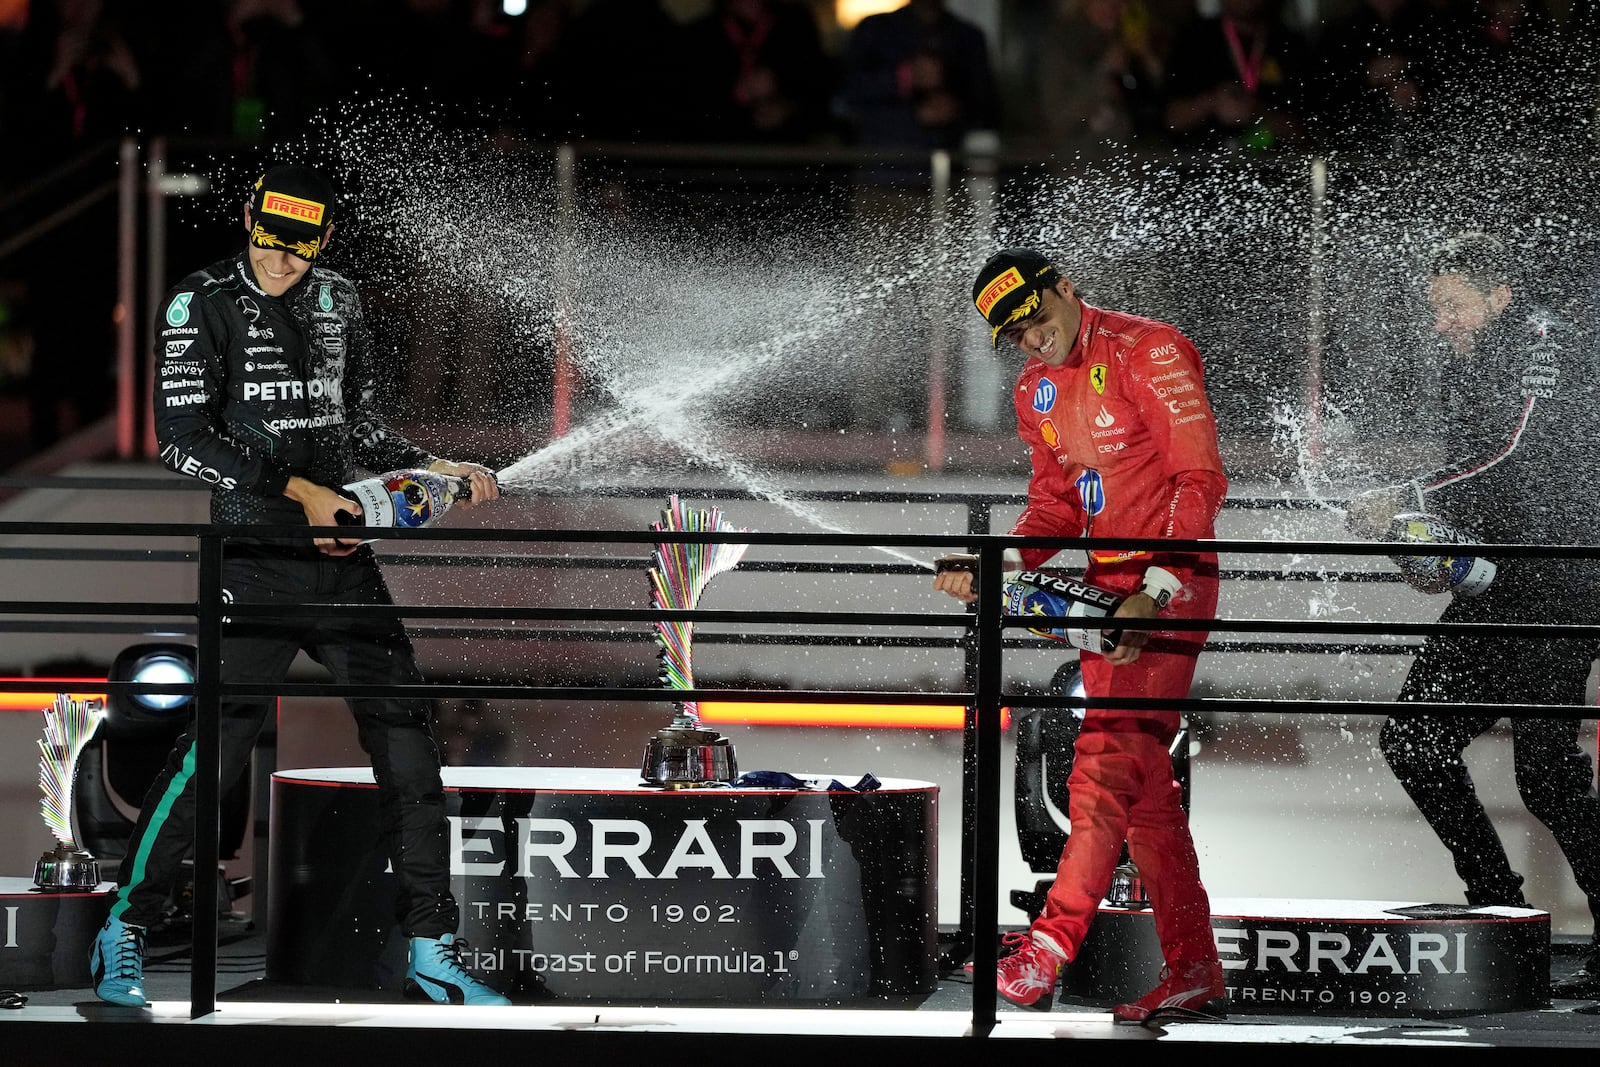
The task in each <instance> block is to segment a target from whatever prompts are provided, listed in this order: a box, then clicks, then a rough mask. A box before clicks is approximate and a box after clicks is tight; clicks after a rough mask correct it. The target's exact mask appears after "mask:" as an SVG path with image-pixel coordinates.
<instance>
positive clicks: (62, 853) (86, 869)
mask: <svg viewBox="0 0 1600 1067" xmlns="http://www.w3.org/2000/svg"><path fill="white" fill-rule="evenodd" d="M33 884H34V885H36V886H38V887H39V888H40V889H48V890H65V889H93V888H94V887H95V886H97V885H99V884H100V861H99V860H97V859H95V858H94V856H92V855H90V854H89V853H88V852H85V851H84V850H83V849H81V848H78V849H75V848H68V847H67V846H66V845H57V846H56V847H55V848H54V849H52V850H51V851H49V852H46V853H45V854H44V855H42V856H40V857H39V862H38V863H36V864H34V865H33Z"/></svg>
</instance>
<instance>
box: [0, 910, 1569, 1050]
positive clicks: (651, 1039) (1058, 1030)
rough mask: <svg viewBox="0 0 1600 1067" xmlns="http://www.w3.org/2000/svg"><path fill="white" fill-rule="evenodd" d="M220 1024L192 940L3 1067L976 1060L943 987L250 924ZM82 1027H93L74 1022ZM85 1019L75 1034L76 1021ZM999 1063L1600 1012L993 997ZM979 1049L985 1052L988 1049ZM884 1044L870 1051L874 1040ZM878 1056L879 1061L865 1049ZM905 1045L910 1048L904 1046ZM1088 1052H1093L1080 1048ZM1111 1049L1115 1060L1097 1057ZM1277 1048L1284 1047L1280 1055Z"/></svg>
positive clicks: (1396, 1042)
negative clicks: (451, 994) (1195, 1009)
mask: <svg viewBox="0 0 1600 1067" xmlns="http://www.w3.org/2000/svg"><path fill="white" fill-rule="evenodd" d="M224 938H225V940H224V943H223V944H222V946H221V949H220V956H219V965H218V981H217V987H218V989H219V990H221V994H220V997H219V1001H220V1003H219V1008H218V1011H217V1013H216V1014H215V1015H214V1016H211V1017H209V1018H206V1019H202V1020H190V1019H189V1007H188V986H189V968H188V959H189V954H188V951H187V948H186V947H185V946H172V947H166V948H162V947H153V948H152V949H151V951H150V956H149V960H148V963H147V967H146V980H147V991H148V994H149V995H150V997H151V998H152V1001H153V1004H152V1007H151V1008H150V1009H149V1010H135V1009H126V1008H116V1007H113V1006H110V1005H105V1004H101V1003H100V1002H99V1001H97V1000H95V999H94V997H93V995H92V994H91V993H90V992H89V991H88V990H45V991H32V992H28V993H27V997H28V1003H27V1005H26V1006H25V1007H22V1008H20V1009H14V1010H8V1011H0V1064H4V1065H6V1067H12V1065H30V1064H34V1063H39V1064H45V1063H49V1064H60V1063H65V1062H70V1063H74V1064H76V1065H88V1064H96V1063H113V1062H114V1063H117V1064H119V1065H125V1064H127V1063H130V1062H133V1063H139V1062H146V1061H155V1060H157V1059H159V1060H161V1061H163V1062H170V1061H171V1060H173V1059H177V1060H178V1061H180V1062H182V1061H191V1062H192V1061H194V1060H196V1059H197V1058H198V1057H202V1056H212V1055H216V1056H219V1057H221V1059H220V1060H218V1061H217V1062H222V1063H226V1064H229V1065H243V1064H253V1063H263V1064H264V1063H269V1062H270V1063H273V1064H275V1065H278V1067H281V1065H282V1064H283V1063H284V1062H285V1061H290V1062H292V1061H293V1059H294V1058H295V1057H300V1058H301V1059H302V1061H303V1062H304V1063H306V1064H321V1063H331V1062H337V1061H340V1060H345V1059H348V1058H354V1057H365V1058H367V1059H368V1060H370V1059H372V1057H374V1056H382V1055H384V1054H393V1055H396V1056H400V1055H403V1056H405V1058H406V1060H407V1062H411V1063H419V1062H426V1061H427V1059H428V1058H429V1057H430V1056H433V1055H438V1056H439V1057H441V1058H449V1059H452V1060H457V1061H459V1060H460V1059H461V1058H463V1057H468V1058H472V1059H476V1058H478V1057H479V1056H480V1055H501V1054H506V1055H512V1054H515V1055H521V1056H527V1055H529V1054H530V1053H531V1054H533V1055H536V1056H546V1055H557V1054H561V1055H566V1054H571V1055H585V1056H589V1057H595V1056H609V1055H619V1056H620V1055H626V1056H635V1055H644V1056H650V1057H653V1058H654V1057H661V1056H672V1057H677V1056H680V1055H695V1056H697V1057H703V1055H704V1054H705V1053H706V1052H707V1051H708V1050H709V1049H711V1048H714V1049H715V1050H716V1056H717V1057H718V1058H722V1057H724V1056H725V1055H750V1056H760V1057H762V1058H764V1059H765V1060H767V1061H769V1062H773V1063H790V1062H800V1061H801V1060H802V1059H805V1060H809V1059H811V1058H813V1057H814V1056H829V1057H833V1056H840V1057H844V1056H848V1057H850V1059H851V1060H853V1061H859V1060H860V1057H861V1056H862V1055H868V1056H872V1055H884V1056H888V1057H890V1059H889V1062H894V1061H897V1060H899V1061H902V1062H905V1061H906V1060H902V1054H904V1055H905V1056H906V1057H907V1058H908V1059H909V1058H910V1057H911V1056H914V1058H915V1060H916V1061H919V1062H920V1063H923V1064H932V1063H944V1062H949V1063H967V1064H970V1063H971V1057H972V1056H973V1055H974V1054H975V1049H974V1041H973V1039H972V1037H971V1032H970V1005H971V986H970V985H969V984H968V983H967V982H966V981H965V980H962V979H956V978H950V979H944V980H941V981H940V982H939V984H938V987H937V988H936V989H935V991H934V992H933V993H932V994H930V995H928V996H927V997H924V998H919V999H917V1000H915V1001H900V1002H883V1003H879V1004H875V1005H871V1006H862V1005H859V1004H854V1005H851V1006H849V1007H846V1008H833V1007H826V1006H817V1007H786V1008H782V1009H775V1008H728V1007H720V1006H715V1005H682V1004H670V1005H662V1004H656V1005H634V1006H629V1005H618V1004H599V1003H591V1004H585V1003H568V1002H564V1003H559V1004H541V1005H532V1006H517V1007H512V1008H493V1009H491V1008H459V1007H442V1006H434V1005H419V1004H414V1003H409V1002H404V1001H400V1000H396V999H391V998H390V997H389V995H388V994H385V993H374V992H371V991H363V992H356V991H351V990H338V989H326V988H311V987H305V986H292V985H288V984H285V983H278V982H269V981H267V980H266V979H265V978H264V977H263V976H262V975H263V970H264V966H265V959H266V948H265V943H264V940H263V939H262V938H261V937H260V936H258V935H257V934H256V933H255V932H254V931H252V930H249V929H229V928H227V927H225V932H224ZM1584 947H1585V942H1582V941H1579V940H1577V939H1558V941H1557V943H1556V945H1555V951H1554V952H1553V954H1552V967H1551V978H1552V980H1553V981H1559V980H1561V979H1562V978H1564V977H1566V976H1567V975H1569V974H1570V973H1571V972H1572V971H1574V970H1576V969H1577V967H1578V965H1579V962H1580V959H1581V957H1580V952H1581V950H1582V949H1583V948H1584ZM85 1023H87V1024H89V1025H87V1026H85V1025H82V1024H85ZM73 1024H78V1025H73ZM990 1040H991V1041H1003V1042H1005V1045H1004V1047H1003V1048H997V1047H992V1046H991V1047H989V1048H988V1050H987V1051H988V1052H989V1053H990V1054H998V1055H1004V1056H1005V1057H1006V1058H1007V1063H1008V1067H1009V1065H1010V1063H1012V1062H1017V1063H1034V1062H1038V1063H1046V1062H1051V1063H1057V1064H1059V1063H1060V1062H1061V1060H1060V1057H1061V1055H1062V1053H1063V1051H1064V1050H1063V1049H1062V1046H1061V1045H1060V1044H1058V1042H1059V1041H1062V1040H1067V1041H1090V1042H1104V1041H1115V1042H1117V1043H1118V1045H1117V1048H1116V1052H1115V1055H1116V1056H1118V1057H1119V1058H1126V1057H1128V1056H1130V1055H1131V1056H1133V1057H1134V1058H1136V1059H1138V1058H1140V1056H1141V1053H1140V1051H1139V1050H1137V1049H1136V1048H1135V1047H1134V1046H1132V1045H1130V1044H1128V1043H1129V1042H1136V1043H1145V1044H1146V1045H1147V1046H1150V1052H1151V1053H1152V1054H1155V1049H1154V1047H1153V1045H1154V1044H1156V1043H1161V1042H1185V1043H1200V1044H1202V1045H1208V1046H1212V1048H1213V1051H1222V1050H1223V1049H1224V1048H1228V1049H1233V1050H1236V1051H1239V1052H1247V1051H1248V1049H1250V1048H1254V1047H1258V1046H1260V1047H1261V1048H1260V1049H1259V1050H1260V1051H1267V1052H1270V1051H1271V1050H1270V1049H1269V1048H1266V1046H1281V1045H1287V1044H1292V1045H1294V1046H1296V1048H1295V1051H1294V1052H1293V1053H1292V1055H1294V1056H1295V1057H1297V1058H1303V1057H1306V1056H1310V1057H1312V1058H1313V1059H1314V1058H1316V1057H1317V1056H1319V1055H1323V1054H1326V1055H1328V1056H1330V1057H1332V1056H1335V1055H1338V1056H1340V1057H1342V1058H1343V1061H1344V1062H1348V1057H1349V1056H1350V1055H1351V1054H1352V1053H1354V1052H1356V1051H1357V1049H1359V1050H1360V1052H1359V1054H1360V1055H1362V1056H1363V1057H1364V1058H1371V1059H1375V1060H1385V1059H1390V1058H1392V1062H1395V1063H1400V1062H1401V1060H1400V1058H1399V1057H1402V1056H1403V1057H1405V1062H1406V1063H1407V1065H1408V1067H1414V1065H1415V1063H1416V1061H1417V1060H1418V1059H1419V1058H1421V1059H1428V1058H1429V1057H1432V1056H1439V1057H1441V1059H1440V1060H1439V1062H1441V1063H1442V1062H1444V1060H1443V1058H1442V1057H1444V1056H1449V1057H1451V1060H1450V1062H1451V1063H1452V1064H1459V1062H1460V1060H1459V1057H1460V1056H1462V1055H1472V1054H1478V1055H1492V1054H1494V1053H1495V1050H1507V1051H1509V1050H1513V1049H1526V1050H1530V1051H1533V1050H1537V1051H1539V1053H1540V1054H1541V1055H1542V1056H1543V1057H1544V1058H1545V1060H1546V1061H1547V1062H1548V1060H1549V1059H1551V1058H1554V1059H1564V1058H1567V1057H1568V1056H1570V1057H1572V1058H1573V1059H1574V1060H1576V1059H1577V1058H1578V1057H1579V1056H1582V1057H1584V1058H1585V1059H1586V1060H1592V1058H1593V1057H1594V1055H1595V1053H1596V1051H1600V1005H1597V1004H1594V1003H1592V1002H1585V1001H1571V1000H1555V1001H1552V1003H1551V1005H1550V1006H1549V1007H1547V1008H1543V1009H1539V1010H1535V1011H1526V1012H1512V1013H1502V1014H1493V1015H1477V1016H1471V1017H1454V1018H1416V1019H1396V1018H1383V1019H1372V1018H1360V1017H1352V1016H1304V1015H1283V1014H1274V1015H1252V1014H1247V1013H1245V1012H1241V1011H1237V1010H1236V1011H1235V1012H1234V1013H1233V1014H1232V1015H1231V1016H1230V1017H1229V1018H1228V1019H1227V1020H1225V1021H1220V1022H1191V1023H1173V1024H1169V1025H1168V1026H1166V1027H1165V1028H1163V1029H1154V1030H1147V1029H1144V1028H1141V1027H1136V1026H1135V1027H1128V1026H1116V1025H1113V1024H1112V1022H1111V1017H1110V1015H1109V1013H1108V1012H1107V1010H1106V1007H1105V1006H1104V1005H1093V1004H1087V1003H1083V1002H1074V1001H1070V1000H1069V1001H1061V1000H1060V999H1059V998H1058V1002H1057V1003H1056V1004H1055V1006H1054V1007H1053V1009H1052V1010H1050V1011H1048V1012H1041V1011H1031V1010H1023V1009H1018V1008H1014V1007H1012V1006H1011V1005H1009V1004H1007V1003H1006V1002H1004V1001H1001V1003H1000V1009H999V1023H998V1025H997V1026H996V1028H995V1031H994V1033H993V1034H992V1035H991V1037H990ZM985 1044H987V1043H985ZM880 1046H881V1047H880ZM874 1049H877V1050H878V1051H876V1052H874V1051H873V1050H874ZM913 1049H914V1050H915V1051H914V1053H913V1052H911V1050H913ZM1080 1051H1081V1052H1086V1053H1088V1054H1090V1055H1100V1054H1102V1052H1101V1050H1089V1049H1082V1048H1081V1047H1080ZM1104 1051H1110V1050H1104ZM1283 1051H1284V1053H1286V1054H1290V1053H1288V1050H1287V1049H1285V1050H1283Z"/></svg>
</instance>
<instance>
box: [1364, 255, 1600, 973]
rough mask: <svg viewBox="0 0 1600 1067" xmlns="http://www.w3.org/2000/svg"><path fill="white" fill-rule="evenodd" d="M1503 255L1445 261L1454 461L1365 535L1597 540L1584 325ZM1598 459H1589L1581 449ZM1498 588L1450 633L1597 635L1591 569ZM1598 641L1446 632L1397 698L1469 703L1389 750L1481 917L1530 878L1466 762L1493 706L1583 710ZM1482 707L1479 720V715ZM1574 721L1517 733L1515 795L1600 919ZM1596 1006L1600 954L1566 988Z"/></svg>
mask: <svg viewBox="0 0 1600 1067" xmlns="http://www.w3.org/2000/svg"><path fill="white" fill-rule="evenodd" d="M1521 288H1522V283H1521V280H1520V279H1518V278H1517V277H1516V275H1515V273H1514V271H1513V268H1512V266H1511V264H1510V260H1509V256H1508V255H1507V251H1506V249H1505V247H1504V245H1503V244H1502V243H1501V242H1500V241H1499V240H1498V239H1497V238H1495V237H1494V236H1493V235H1490V234H1485V233H1470V234H1464V235H1462V236H1460V237H1457V238H1455V239H1454V240H1452V241H1449V242H1447V243H1445V244H1444V245H1442V246H1441V247H1440V248H1439V249H1438V250H1437V252H1436V254H1435V257H1434V262H1433V266H1432V279H1431V282H1430V285H1429V298H1430V301H1431V303H1432V304H1433V307H1434V312H1435V322H1434V328H1435V330H1436V331H1437V332H1438V333H1439V334H1440V335H1441V336H1442V337H1443V338H1444V339H1445V341H1446V342H1447V343H1448V345H1449V347H1450V348H1451V349H1452V350H1453V352H1454V353H1455V355H1456V356H1457V357H1458V358H1459V359H1460V361H1461V369H1460V373H1458V374H1456V375H1455V376H1454V385H1455V388H1454V390H1453V395H1452V396H1450V397H1448V398H1446V405H1447V407H1448V409H1449V415H1450V417H1449V418H1448V420H1447V425H1448V427H1449V428H1448V431H1447V434H1448V436H1447V440H1446V447H1447V449H1448V452H1447V454H1448V456H1449V457H1450V463H1449V464H1448V465H1447V466H1446V467H1444V468H1443V469H1441V470H1438V471H1435V472H1432V473H1430V474H1427V475H1425V476H1423V477H1420V478H1417V479H1415V480H1413V481H1412V482H1410V483H1409V484H1407V485H1402V486H1394V487H1390V488H1386V489H1380V490H1374V491H1373V492H1371V493H1368V494H1364V495H1363V496H1361V497H1358V498H1357V499H1356V500H1354V501H1353V502H1352V503H1351V506H1350V510H1349V516H1348V523H1349V525H1350V528H1351V529H1352V531H1353V532H1355V533H1357V534H1360V535H1363V536H1367V537H1381V536H1383V531H1384V530H1385V529H1386V528H1387V527H1388V525H1389V523H1390V522H1391V521H1392V520H1393V517H1394V516H1395V514H1396V513H1400V512H1420V513H1423V514H1430V515H1435V516H1438V517H1440V518H1442V519H1443V520H1444V521H1445V522H1446V523H1449V524H1451V525H1453V526H1456V527H1458V528H1460V529H1461V530H1463V531H1464V532H1465V533H1467V534H1468V535H1469V536H1471V537H1473V538H1475V539H1477V540H1479V541H1483V542H1488V543H1511V542H1525V543H1533V544H1562V543H1570V542H1573V541H1580V540H1582V539H1583V531H1586V530H1592V529H1594V526H1595V523H1596V519H1597V515H1596V511H1597V507H1596V504H1595V502H1594V494H1593V491H1592V487H1591V486H1589V484H1588V481H1587V480H1588V477H1589V472H1591V471H1592V470H1593V469H1594V468H1595V465H1596V463H1595V460H1596V457H1595V456H1594V455H1593V454H1592V453H1593V451H1594V449H1595V448H1596V444H1597V435H1596V433H1595V427H1594V419H1595V411H1596V407H1595V404H1596V399H1597V398H1596V397H1595V395H1594V387H1593V385H1592V382H1593V379H1594V376H1593V374H1592V371H1591V368H1590V367H1588V366H1587V365H1586V364H1585V363H1583V362H1582V361H1583V360H1586V359H1587V349H1586V347H1585V346H1584V345H1582V344H1581V343H1580V339H1578V338H1576V337H1575V336H1574V330H1573V329H1572V328H1571V327H1570V326H1569V325H1567V324H1566V323H1564V322H1562V321H1561V320H1560V319H1558V318H1557V317H1556V316H1555V315H1553V314H1552V313H1550V312H1548V311H1546V310H1545V309H1543V308H1540V307H1538V306H1536V305H1535V304H1534V303H1533V302H1532V301H1530V300H1528V299H1527V298H1526V297H1525V296H1524V295H1523V293H1522V292H1521V291H1520V290H1521ZM1585 450H1588V452H1589V454H1587V455H1586V454H1585ZM1495 563H1496V567H1497V570H1496V573H1495V576H1494V579H1493V582H1492V584H1490V585H1489V586H1488V588H1487V589H1484V590H1481V591H1478V592H1477V593H1476V595H1463V594H1462V593H1461V592H1457V593H1454V594H1452V599H1451V602H1450V603H1449V604H1448V605H1447V606H1446V607H1445V609H1444V612H1443V614H1442V615H1441V616H1440V621H1441V622H1446V623H1473V622H1476V623H1505V622H1519V623H1550V624H1582V623H1591V622H1593V605H1594V604H1595V602H1596V597H1597V596H1600V565H1597V563H1596V561H1594V560H1585V559H1537V558H1529V559H1514V560H1497V561H1495ZM1597 653H1600V642H1596V641H1595V640H1592V639H1588V638H1581V639H1580V638H1551V637H1540V638H1537V639H1517V638H1506V637H1498V636H1493V635H1486V636H1477V635H1475V634H1474V635H1436V636H1430V637H1429V638H1427V640H1425V641H1424V642H1423V645H1422V647H1421V649H1420V650H1419V651H1418V653H1417V656H1416V659H1415V660H1414V662H1413V663H1412V665H1411V670H1410V671H1409V672H1408V673H1407V675H1406V680H1405V682H1404V684H1403V685H1402V687H1401V690H1400V698H1399V699H1401V700H1403V701H1447V702H1454V703H1460V704H1465V705H1468V706H1469V708H1468V710H1467V711H1466V712H1465V713H1464V714H1460V715H1431V714H1421V713H1416V714H1412V713H1402V714H1396V715H1394V716H1391V717H1390V718H1389V720H1388V721H1387V722H1386V723H1385V724H1384V727H1383V732H1382V734H1381V736H1380V742H1379V743H1380V747H1381V748H1382V751H1383V754H1384V758H1385V759H1386V760H1388V762H1389V765H1390V767H1392V768H1393V770H1394V772H1395V775H1396V777H1398V778H1399V780H1400V784H1401V785H1402V786H1404V788H1405V790H1406V793H1407V794H1408V795H1409V796H1410V797H1411V799H1412V800H1413V801H1414V802H1415V803H1416V805H1417V807H1418V808H1419V809H1420V810H1421V811H1422V814H1423V816H1424V818H1426V819H1427V820H1428V824H1429V825H1430V826H1431V827H1432V828H1433V830H1434V832H1435V833H1437V834H1438V835H1439V839H1440V840H1441V841H1442V842H1443V843H1444V845H1445V847H1446V848H1448V849H1449V850H1450V854H1451V857H1452V858H1453V859H1454V862H1455V868H1456V873H1457V874H1459V875H1460V876H1461V879H1462V881H1463V882H1465V883H1466V896H1467V901H1468V903H1470V904H1473V905H1496V904H1499V905H1513V906H1521V905H1523V903H1524V900H1523V894H1522V876H1521V875H1519V874H1518V873H1517V872H1516V871H1514V870H1513V869H1512V867H1511V864H1510V861H1509V860H1508V859H1507V857H1506V852H1505V848H1504V847H1503V846H1502V845H1501V843H1500V838H1499V836H1498V835H1497V834H1496V833H1495V830H1494V826H1493V825H1492V824H1491V823H1490V822H1489V817H1488V815H1487V814H1486V813H1485V812H1484V809H1483V805H1482V803H1481V802H1480V801H1479V800H1478V797H1477V793H1476V792H1475V790H1474V787H1473V783H1472V778H1471V775H1470V774H1469V773H1468V771H1467V766H1466V764H1465V763H1464V762H1463V760H1462V752H1463V751H1464V750H1465V749H1466V747H1467V745H1468V744H1470V743H1471V742H1472V741H1473V739H1475V738H1477V737H1479V736H1480V735H1482V734H1483V733H1485V732H1486V731H1487V730H1489V729H1490V728H1491V727H1493V726H1494V725H1495V724H1496V723H1497V722H1499V721H1500V720H1501V719H1502V718H1503V717H1504V716H1502V715H1500V714H1497V713H1496V712H1495V710H1494V705H1495V704H1502V703H1518V704H1566V705H1581V704H1582V703H1583V702H1584V691H1585V685H1586V682H1587V679H1588V675H1589V668H1590V665H1591V663H1592V661H1593V660H1594V658H1595V656H1596V654H1597ZM1473 707H1476V708H1478V709H1480V710H1478V712H1477V713H1476V714H1473V713H1472V712H1471V710H1470V709H1471V708H1473ZM1579 722H1580V720H1579V718H1577V717H1571V718H1521V717H1515V718H1513V719H1512V720H1511V736H1512V745H1513V752H1514V765H1515V770H1516V779H1517V789H1518V792H1519V793H1521V795H1522V799H1523V802H1524V803H1526V804H1527V806H1528V810H1529V811H1530V812H1532V813H1533V814H1534V816H1536V817H1537V818H1538V819H1539V821H1540V822H1542V823H1544V824H1545V826H1547V827H1549V829H1550V831H1551V833H1552V834H1553V835H1554V836H1555V839H1556V842H1557V843H1558V844H1559V845H1560V846H1561V851H1562V853H1563V854H1564V855H1565V856H1566V858H1567V862H1568V863H1570V864H1571V865H1572V871H1573V875H1574V876H1575V878H1576V880H1577V883H1578V888H1579V889H1581V890H1582V891H1583V893H1584V895H1585V896H1586V897H1588V900H1589V908H1590V910H1591V912H1593V913H1595V914H1596V915H1597V916H1600V798H1597V797H1596V793H1595V790H1594V786H1593V778H1594V768H1593V766H1592V765H1591V763H1590V760H1589V756H1588V755H1587V754H1586V753H1585V752H1584V751H1583V750H1582V749H1581V748H1580V747H1579V745H1578V727H1579ZM1557 992H1558V994H1559V993H1564V994H1565V995H1567V996H1581V997H1594V996H1600V943H1597V944H1596V946H1595V947H1592V948H1591V951H1590V955H1589V957H1588V960H1587V963H1586V964H1585V966H1584V968H1583V970H1582V971H1580V972H1579V974H1578V976H1577V977H1576V978H1575V979H1574V980H1573V981H1572V983H1570V984H1569V985H1568V986H1566V987H1565V988H1564V989H1560V990H1558V991H1557Z"/></svg>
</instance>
